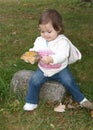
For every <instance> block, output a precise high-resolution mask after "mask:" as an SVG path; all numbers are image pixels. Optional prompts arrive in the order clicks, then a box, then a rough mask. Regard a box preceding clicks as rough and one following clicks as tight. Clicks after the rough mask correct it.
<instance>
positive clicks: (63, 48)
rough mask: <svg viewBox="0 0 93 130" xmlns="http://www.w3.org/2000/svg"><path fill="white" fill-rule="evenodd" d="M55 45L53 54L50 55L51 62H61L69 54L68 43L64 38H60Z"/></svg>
mask: <svg viewBox="0 0 93 130" xmlns="http://www.w3.org/2000/svg"><path fill="white" fill-rule="evenodd" d="M57 44H58V45H57V47H56V49H55V50H54V53H55V54H54V55H51V57H52V58H53V61H54V62H53V64H57V63H63V62H64V61H65V60H66V59H67V58H68V56H69V44H68V41H67V40H65V39H61V41H59V43H57Z"/></svg>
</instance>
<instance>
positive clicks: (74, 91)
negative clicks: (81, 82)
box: [53, 67, 93, 109]
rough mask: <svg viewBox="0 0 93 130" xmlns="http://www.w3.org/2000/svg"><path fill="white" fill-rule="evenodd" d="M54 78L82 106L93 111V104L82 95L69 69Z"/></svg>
mask: <svg viewBox="0 0 93 130" xmlns="http://www.w3.org/2000/svg"><path fill="white" fill-rule="evenodd" d="M53 78H54V79H56V80H57V81H59V82H60V83H61V84H62V85H63V86H64V87H65V88H66V90H67V91H68V92H69V93H70V94H71V95H72V97H73V99H74V100H76V101H77V102H79V103H80V105H81V106H83V107H86V108H88V109H93V103H91V102H90V101H88V100H87V99H86V98H85V96H84V94H83V93H81V91H80V90H79V87H78V85H77V84H76V82H75V80H74V78H73V76H72V74H71V73H70V70H69V68H68V67H67V68H65V69H64V70H62V71H61V72H59V73H58V74H56V75H54V76H53Z"/></svg>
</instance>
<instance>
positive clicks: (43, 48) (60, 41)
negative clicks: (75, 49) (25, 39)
mask: <svg viewBox="0 0 93 130" xmlns="http://www.w3.org/2000/svg"><path fill="white" fill-rule="evenodd" d="M66 39H67V37H66V36H64V35H59V36H58V37H57V38H56V39H55V40H53V41H49V42H47V41H46V40H45V39H44V38H42V37H41V36H40V37H37V39H36V40H35V42H34V46H33V48H30V49H29V50H30V51H32V50H33V51H36V52H38V53H39V55H40V56H41V57H43V56H45V55H50V56H51V57H52V58H53V63H51V64H47V65H46V64H44V63H43V62H41V60H40V61H39V62H38V67H39V68H40V69H41V70H42V71H43V72H44V75H45V76H48V77H50V76H52V75H54V74H56V73H58V72H59V71H61V70H62V69H64V68H65V67H67V65H68V57H69V48H70V47H69V43H68V41H67V40H66Z"/></svg>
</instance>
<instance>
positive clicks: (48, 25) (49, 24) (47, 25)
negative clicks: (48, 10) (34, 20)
mask: <svg viewBox="0 0 93 130" xmlns="http://www.w3.org/2000/svg"><path fill="white" fill-rule="evenodd" d="M39 28H41V29H43V28H53V25H52V23H51V22H48V23H46V24H39Z"/></svg>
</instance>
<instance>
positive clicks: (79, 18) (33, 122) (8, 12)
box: [0, 0, 93, 130]
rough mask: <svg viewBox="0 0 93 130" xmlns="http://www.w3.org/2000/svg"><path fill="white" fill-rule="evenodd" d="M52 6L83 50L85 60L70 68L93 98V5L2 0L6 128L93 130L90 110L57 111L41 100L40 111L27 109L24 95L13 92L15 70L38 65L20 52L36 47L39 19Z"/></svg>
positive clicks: (1, 111) (1, 126)
mask: <svg viewBox="0 0 93 130" xmlns="http://www.w3.org/2000/svg"><path fill="white" fill-rule="evenodd" d="M47 8H54V9H57V10H58V11H59V12H60V13H61V15H62V16H63V22H64V28H65V35H66V36H67V37H68V38H69V39H70V40H71V41H72V42H73V43H74V44H75V45H76V46H77V47H78V48H79V50H80V51H81V53H82V56H83V57H82V60H81V61H80V62H77V63H75V64H73V65H70V69H71V71H72V73H73V74H74V76H75V78H76V80H77V82H78V84H79V86H80V89H81V91H82V92H83V93H84V94H85V95H86V97H87V98H89V99H90V100H91V101H93V54H92V53H93V6H89V3H86V4H81V3H80V1H79V0H47V1H46V0H0V130H93V118H92V117H91V115H90V112H89V111H87V110H86V109H84V108H76V109H66V111H65V112H64V113H56V112H54V110H53V108H54V104H49V103H46V102H44V101H43V100H40V102H39V107H38V108H37V109H36V110H35V111H33V112H24V111H23V104H24V99H19V98H17V97H16V96H15V95H14V94H11V93H10V82H11V79H12V76H13V75H14V73H15V72H17V71H19V70H22V69H27V70H30V69H32V70H35V69H36V68H37V65H30V64H27V63H25V62H23V61H22V60H20V56H21V55H22V54H23V53H24V52H25V51H27V50H28V49H29V48H30V47H32V46H33V42H34V40H35V38H36V37H37V36H38V35H39V32H38V28H37V27H38V18H39V16H40V14H41V12H42V11H43V10H45V9H47ZM66 100H68V97H67V99H66ZM74 104H75V102H74Z"/></svg>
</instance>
